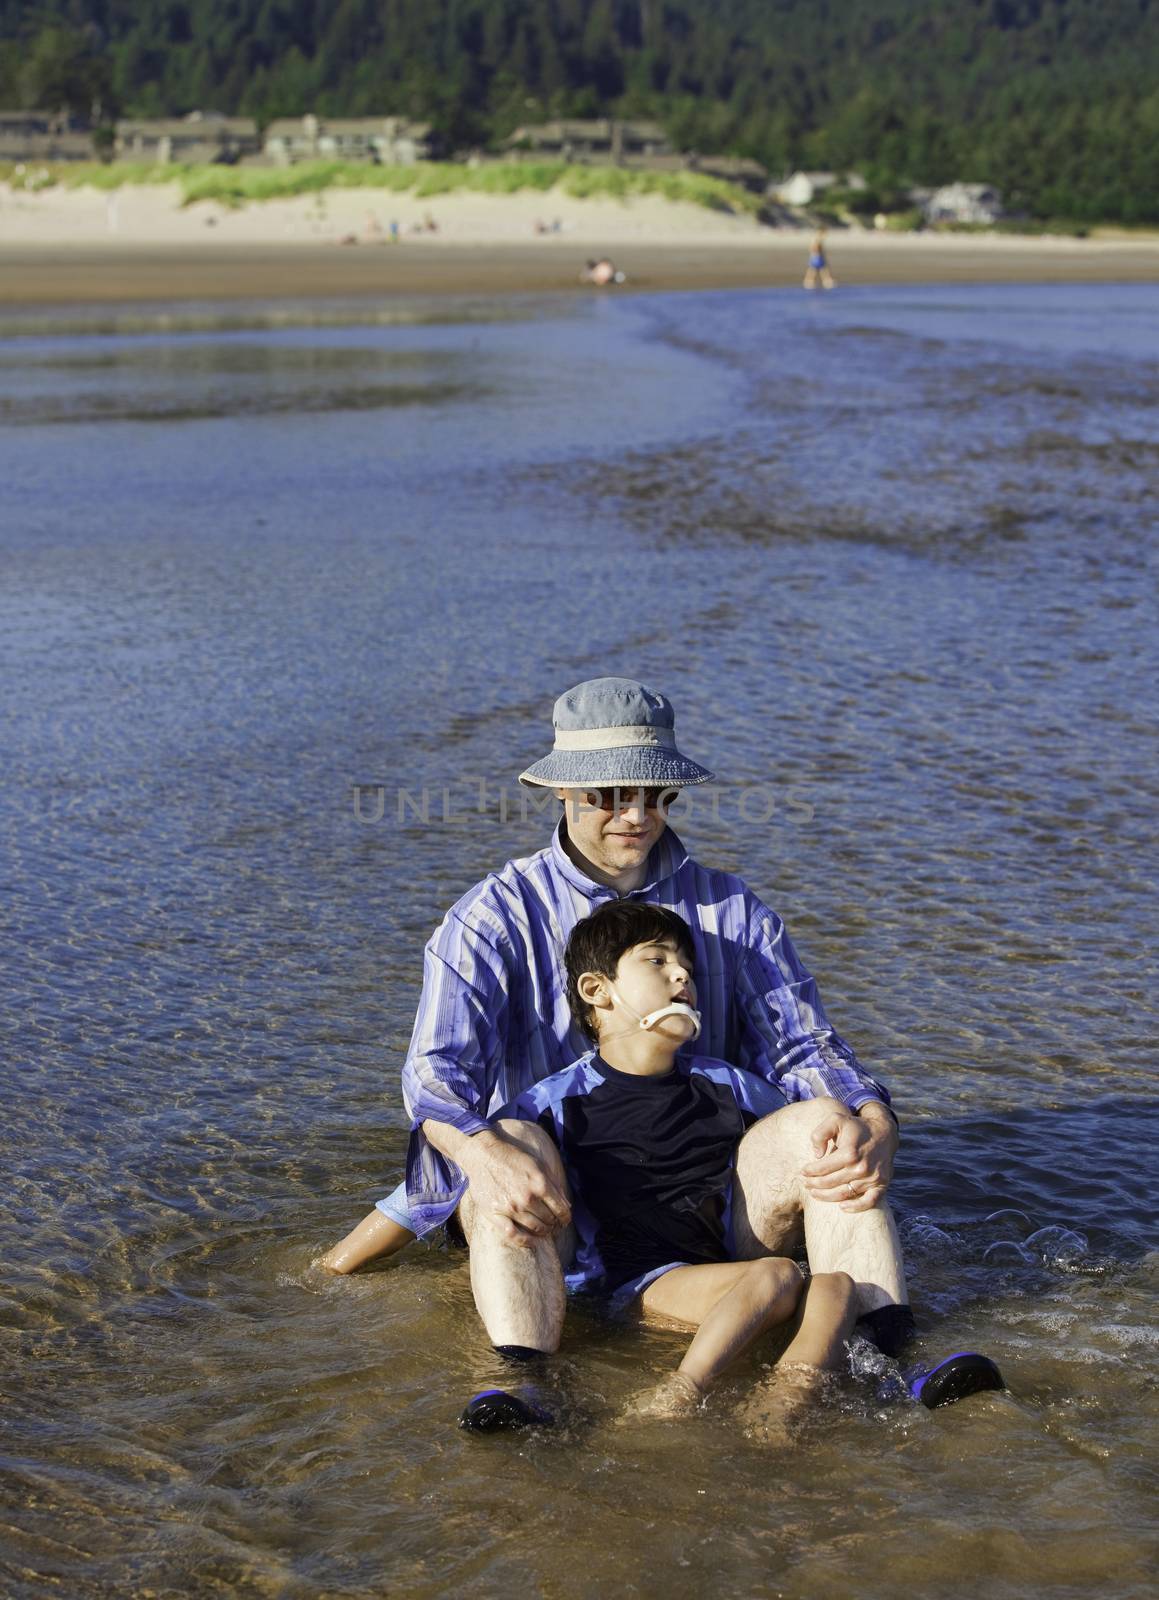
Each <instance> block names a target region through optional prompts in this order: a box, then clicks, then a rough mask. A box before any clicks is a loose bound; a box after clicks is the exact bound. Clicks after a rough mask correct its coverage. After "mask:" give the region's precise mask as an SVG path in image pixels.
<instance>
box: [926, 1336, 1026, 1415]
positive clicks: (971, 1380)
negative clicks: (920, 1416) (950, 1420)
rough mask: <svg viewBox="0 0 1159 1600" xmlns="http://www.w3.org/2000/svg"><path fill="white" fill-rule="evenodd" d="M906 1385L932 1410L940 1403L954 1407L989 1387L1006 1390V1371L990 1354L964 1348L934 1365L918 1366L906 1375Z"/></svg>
mask: <svg viewBox="0 0 1159 1600" xmlns="http://www.w3.org/2000/svg"><path fill="white" fill-rule="evenodd" d="M905 1381H906V1385H907V1387H908V1389H909V1392H910V1394H912V1395H913V1397H914V1399H915V1400H920V1401H921V1403H922V1405H923V1406H928V1407H929V1409H930V1410H931V1411H933V1410H934V1409H935V1407H937V1406H952V1405H953V1404H954V1402H955V1401H956V1400H964V1399H965V1398H966V1396H967V1395H970V1394H980V1393H981V1392H982V1391H983V1390H985V1389H1005V1387H1006V1385H1005V1383H1003V1381H1002V1374H1001V1373H1000V1372H999V1371H998V1368H997V1367H996V1366H995V1365H994V1363H993V1362H992V1361H991V1359H990V1357H989V1356H980V1355H978V1354H977V1352H976V1351H973V1350H963V1351H961V1352H960V1353H959V1354H958V1355H956V1356H947V1357H946V1359H945V1360H944V1361H939V1362H938V1364H937V1365H936V1366H933V1367H915V1368H914V1369H913V1370H912V1371H910V1372H907V1373H906V1375H905Z"/></svg>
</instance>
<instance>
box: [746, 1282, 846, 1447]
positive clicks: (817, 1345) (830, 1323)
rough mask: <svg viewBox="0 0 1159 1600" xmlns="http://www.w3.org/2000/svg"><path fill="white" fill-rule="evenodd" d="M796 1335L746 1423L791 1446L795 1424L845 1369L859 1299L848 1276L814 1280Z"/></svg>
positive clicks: (804, 1298)
mask: <svg viewBox="0 0 1159 1600" xmlns="http://www.w3.org/2000/svg"><path fill="white" fill-rule="evenodd" d="M794 1320H795V1323H796V1329H795V1331H794V1333H793V1337H792V1338H791V1339H790V1340H789V1343H788V1345H787V1346H786V1347H785V1351H784V1354H783V1355H782V1356H781V1358H780V1360H779V1361H778V1362H777V1365H776V1368H775V1370H774V1372H773V1375H772V1377H771V1378H769V1379H768V1380H767V1381H766V1382H764V1383H762V1384H761V1385H760V1387H759V1388H758V1389H757V1390H756V1391H755V1393H754V1394H753V1396H752V1399H751V1400H749V1402H748V1404H747V1405H746V1406H745V1408H744V1412H743V1417H744V1421H745V1422H746V1424H747V1425H748V1427H749V1428H750V1429H752V1431H753V1432H754V1433H756V1434H758V1435H760V1436H761V1437H762V1438H765V1439H775V1440H778V1441H780V1442H782V1443H784V1442H787V1440H788V1437H789V1433H790V1428H791V1424H792V1423H793V1421H794V1420H795V1419H796V1418H797V1417H798V1416H799V1415H800V1413H801V1412H802V1411H803V1410H805V1409H806V1407H808V1406H809V1405H810V1404H811V1403H812V1402H813V1401H814V1400H815V1398H816V1396H817V1392H818V1390H819V1389H821V1388H822V1386H823V1385H824V1383H825V1379H826V1374H828V1373H832V1372H837V1371H839V1370H840V1369H841V1368H842V1367H843V1366H844V1365H845V1358H846V1352H845V1344H846V1340H847V1339H848V1338H849V1337H850V1335H851V1334H852V1332H853V1327H854V1323H855V1322H856V1320H857V1293H856V1285H855V1284H854V1282H853V1279H852V1278H851V1277H849V1275H848V1274H847V1273H844V1272H825V1273H820V1274H818V1275H817V1276H816V1277H813V1278H810V1280H809V1282H808V1283H807V1284H806V1285H805V1293H804V1295H803V1296H802V1298H801V1304H800V1305H799V1307H798V1308H797V1315H796V1318H795V1319H794Z"/></svg>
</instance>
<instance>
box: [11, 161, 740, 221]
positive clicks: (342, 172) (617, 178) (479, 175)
mask: <svg viewBox="0 0 1159 1600" xmlns="http://www.w3.org/2000/svg"><path fill="white" fill-rule="evenodd" d="M0 180H3V181H5V182H8V183H11V184H13V185H15V186H18V187H23V188H26V189H35V190H40V189H47V188H52V187H61V188H68V189H79V188H84V187H89V188H94V189H119V188H121V187H123V186H124V185H126V184H164V183H175V184H177V186H178V188H179V189H180V191H181V197H182V204H183V205H193V204H194V203H195V202H197V201H199V200H215V201H217V202H218V204H220V205H225V206H231V207H232V206H243V205H248V204H250V203H255V202H260V201H262V200H284V199H288V198H291V197H293V196H294V195H302V194H318V193H321V192H322V191H324V190H327V189H381V190H382V191H384V192H385V193H389V194H408V195H410V196H412V198H414V199H416V200H428V199H433V198H435V197H436V196H438V195H443V194H462V193H470V194H494V195H505V194H517V193H519V192H520V191H523V190H533V191H535V190H538V191H540V192H542V193H547V192H548V191H550V190H556V191H558V192H560V193H562V194H565V195H568V196H570V197H571V198H572V199H576V200H620V201H627V200H630V199H632V198H633V197H634V196H636V195H660V196H661V197H662V198H663V199H665V200H672V201H683V202H686V203H689V204H692V205H698V206H705V207H707V208H708V209H709V210H711V211H723V212H731V213H732V214H733V215H736V216H755V215H756V214H757V212H758V211H759V210H760V208H761V200H760V198H759V196H757V195H753V194H749V193H748V191H747V190H745V189H742V188H740V187H739V186H738V185H737V184H732V183H726V182H724V181H723V180H721V179H719V178H709V177H706V176H704V175H703V174H701V173H697V172H638V171H633V170H631V169H625V168H623V167H584V166H569V165H568V164H567V163H565V162H562V161H558V162H551V161H541V162H531V161H512V162H502V163H499V162H496V163H493V164H489V165H485V166H478V167H469V166H461V165H454V164H452V163H450V162H438V161H430V162H418V163H416V164H415V165H414V166H410V167H378V166H368V165H356V164H353V163H349V162H342V161H304V162H301V163H300V164H298V165H296V166H292V167H226V166H154V165H149V164H143V163H133V162H115V163H109V164H101V163H98V162H93V163H91V164H89V163H83V164H80V165H75V164H72V163H70V164H68V165H64V164H61V165H58V166H43V165H37V166H35V167H14V166H7V167H3V168H0Z"/></svg>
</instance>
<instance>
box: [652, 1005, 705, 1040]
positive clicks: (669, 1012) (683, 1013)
mask: <svg viewBox="0 0 1159 1600" xmlns="http://www.w3.org/2000/svg"><path fill="white" fill-rule="evenodd" d="M665 1017H687V1018H688V1020H689V1022H691V1024H692V1037H693V1039H694V1040H695V1039H699V1038H700V1012H699V1011H694V1010H693V1009H692V1007H691V1006H690V1005H689V1004H688V1003H687V1001H685V1000H674V1001H673V1002H672V1004H671V1005H670V1006H661V1007H660V1009H659V1011H649V1013H648V1015H647V1016H646V1017H641V1018H640V1026H641V1027H642V1028H643V1029H644V1030H645V1032H650V1031H651V1030H652V1029H653V1028H654V1027H655V1026H656V1024H657V1023H658V1022H663V1020H664V1018H665Z"/></svg>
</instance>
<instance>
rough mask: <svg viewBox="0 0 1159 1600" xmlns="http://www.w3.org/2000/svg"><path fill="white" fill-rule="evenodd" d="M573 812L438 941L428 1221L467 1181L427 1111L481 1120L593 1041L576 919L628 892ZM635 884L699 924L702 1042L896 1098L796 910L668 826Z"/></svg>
mask: <svg viewBox="0 0 1159 1600" xmlns="http://www.w3.org/2000/svg"><path fill="white" fill-rule="evenodd" d="M562 827H563V823H562V822H561V823H560V825H559V827H558V828H557V829H556V832H555V834H554V836H553V838H552V841H551V844H550V845H549V847H548V848H547V849H546V850H540V851H538V852H537V853H536V854H535V855H533V856H527V857H525V858H523V859H522V860H519V861H509V862H508V863H507V865H506V866H505V867H503V869H502V870H501V871H499V872H495V873H491V874H489V875H488V876H487V877H486V878H484V879H483V881H482V883H479V884H476V886H475V887H474V888H473V889H471V890H470V891H469V892H468V893H467V894H465V895H464V896H463V898H462V899H461V900H459V901H458V902H457V903H456V904H455V905H453V906H452V907H451V909H450V911H448V912H447V915H446V916H445V917H444V918H443V921H442V923H441V924H440V926H439V927H438V929H437V930H436V931H435V933H434V935H433V936H432V938H431V940H430V942H429V943H428V945H427V948H426V955H425V958H424V968H423V991H422V996H421V998H420V1001H419V1009H418V1015H417V1017H416V1018H415V1026H414V1034H413V1036H412V1038H411V1044H410V1050H409V1051H408V1053H407V1058H406V1064H405V1065H404V1067H403V1073H402V1087H403V1098H404V1100H405V1103H406V1109H407V1112H408V1114H409V1116H410V1118H411V1127H412V1133H411V1141H410V1149H409V1152H408V1155H407V1176H406V1192H407V1202H408V1207H409V1210H410V1214H411V1226H412V1227H413V1228H414V1230H415V1232H417V1233H426V1232H428V1231H429V1230H430V1229H431V1228H435V1227H437V1226H438V1225H439V1224H440V1223H443V1222H445V1221H446V1220H447V1218H448V1217H449V1216H450V1214H451V1212H452V1211H453V1210H454V1208H455V1206H456V1205H457V1204H458V1202H459V1200H460V1198H461V1196H462V1193H463V1190H464V1188H465V1183H464V1180H463V1176H462V1173H461V1172H460V1170H459V1168H458V1167H457V1166H456V1165H455V1164H454V1163H453V1162H450V1161H447V1160H446V1159H445V1157H443V1156H442V1155H440V1154H439V1152H438V1151H437V1150H435V1149H434V1147H433V1146H432V1145H431V1144H430V1143H429V1142H428V1140H427V1138H426V1136H425V1134H424V1133H423V1131H422V1127H421V1126H420V1125H421V1124H422V1123H423V1122H426V1121H432V1122H448V1123H450V1124H451V1125H452V1127H455V1128H459V1129H461V1130H462V1131H463V1132H464V1133H477V1132H478V1131H479V1130H480V1129H481V1128H483V1127H485V1126H486V1125H487V1120H488V1118H490V1117H492V1116H494V1115H495V1114H496V1113H497V1112H498V1110H499V1108H500V1107H501V1106H503V1105H505V1104H506V1103H507V1101H509V1100H513V1099H514V1098H515V1097H516V1095H518V1094H521V1093H522V1092H523V1091H524V1090H525V1089H527V1088H529V1087H530V1085H531V1084H533V1083H537V1082H538V1081H539V1080H540V1079H541V1078H546V1077H548V1076H549V1074H551V1073H553V1072H558V1071H560V1069H561V1068H563V1067H566V1066H569V1065H570V1064H571V1063H572V1062H573V1061H575V1060H576V1059H577V1058H578V1057H580V1056H582V1055H583V1054H584V1053H585V1052H586V1051H588V1050H589V1049H590V1048H591V1045H590V1041H589V1040H587V1039H586V1038H585V1037H584V1035H583V1034H582V1033H581V1032H580V1031H579V1030H578V1029H577V1028H576V1027H575V1026H574V1024H573V1022H572V1020H571V1016H570V1015H569V1012H568V1006H567V999H566V991H565V981H566V980H565V974H564V966H563V952H564V946H565V945H566V944H567V940H568V935H569V934H570V933H571V930H572V929H573V928H574V927H575V925H576V923H577V922H578V921H580V920H581V918H583V917H586V916H588V915H590V913H591V912H593V911H594V910H595V909H596V907H597V906H599V905H602V904H603V902H604V901H605V900H613V899H615V898H616V893H615V890H614V889H609V888H607V887H606V886H605V885H603V884H598V883H594V882H593V881H592V879H591V878H589V877H587V876H586V874H585V873H583V872H582V871H581V870H580V868H579V867H577V866H576V865H575V863H574V862H573V861H572V860H571V859H570V857H569V856H568V855H567V854H566V852H565V851H564V848H563V845H562V844H561V842H560V830H561V829H562ZM627 898H628V899H632V900H647V901H651V902H653V903H654V904H656V905H662V906H668V907H669V908H670V909H671V910H673V911H677V912H679V913H680V915H681V916H682V917H683V918H684V919H685V921H686V922H687V923H688V924H689V926H690V927H691V929H692V932H693V938H694V940H695V945H696V964H695V969H694V973H693V976H694V978H695V982H696V993H697V1003H698V1005H699V1007H700V1014H701V1032H700V1037H699V1039H697V1040H696V1042H695V1043H693V1044H689V1045H688V1046H686V1047H685V1048H686V1052H687V1053H688V1054H690V1055H693V1056H712V1057H714V1058H715V1059H716V1060H718V1061H727V1062H730V1063H732V1064H733V1065H734V1066H738V1067H743V1068H744V1069H745V1070H746V1071H748V1072H753V1073H756V1074H757V1075H758V1076H760V1077H762V1078H765V1079H767V1081H768V1082H769V1083H771V1084H773V1085H774V1086H775V1087H776V1088H777V1089H779V1090H780V1092H781V1093H782V1094H783V1095H784V1097H785V1099H786V1100H787V1101H788V1100H809V1099H812V1098H813V1097H814V1096H817V1095H830V1096H832V1098H833V1099H835V1100H841V1101H844V1103H845V1104H846V1105H847V1106H849V1108H850V1109H851V1110H854V1111H855V1110H857V1108H858V1107H859V1106H862V1105H864V1104H865V1103H866V1101H868V1100H879V1101H881V1102H883V1103H884V1104H885V1105H888V1104H889V1093H888V1091H887V1090H886V1089H885V1088H884V1086H883V1085H882V1084H880V1083H878V1082H877V1080H876V1079H875V1078H871V1077H870V1076H869V1075H868V1073H866V1072H865V1071H864V1070H863V1069H862V1067H861V1066H860V1064H859V1063H858V1060H857V1057H856V1056H855V1055H854V1053H853V1051H852V1050H851V1049H850V1048H849V1046H848V1045H847V1044H846V1043H845V1041H844V1040H843V1039H841V1038H840V1037H839V1036H838V1035H837V1034H836V1033H835V1032H834V1031H833V1029H832V1028H831V1027H830V1026H829V1023H828V1021H827V1019H826V1017H825V1012H824V1010H823V1009H822V1006H821V1000H820V997H819V995H818V993H817V986H816V984H815V983H814V982H813V979H812V978H811V977H810V976H809V974H808V972H807V971H806V970H805V968H804V967H803V966H802V964H801V962H800V959H799V958H798V956H797V952H796V951H795V950H794V949H793V946H792V944H791V943H790V941H789V935H788V933H787V932H786V931H785V925H784V923H783V922H782V921H781V919H780V917H778V916H777V915H776V913H775V912H773V911H770V910H769V908H768V906H766V905H763V904H762V903H761V901H760V900H758V899H757V897H756V895H755V894H753V892H752V891H751V890H750V889H748V888H746V886H745V884H744V883H743V882H742V881H741V879H740V878H737V877H734V876H733V875H732V874H731V873H728V872H718V871H716V870H714V869H713V868H711V867H702V866H700V864H699V863H698V862H696V861H693V860H692V858H691V857H690V856H689V855H688V853H687V851H686V850H685V849H684V847H683V845H682V844H681V843H680V841H679V839H678V838H677V837H676V835H675V834H674V833H673V832H672V831H671V829H668V830H667V831H666V832H665V833H664V834H663V835H662V836H661V838H660V839H659V840H658V841H657V843H656V845H655V846H654V848H653V850H652V853H651V855H650V856H649V857H648V881H647V882H646V883H645V884H644V885H643V886H642V887H641V888H639V889H634V890H633V891H632V892H631V894H630V895H628V896H627Z"/></svg>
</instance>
